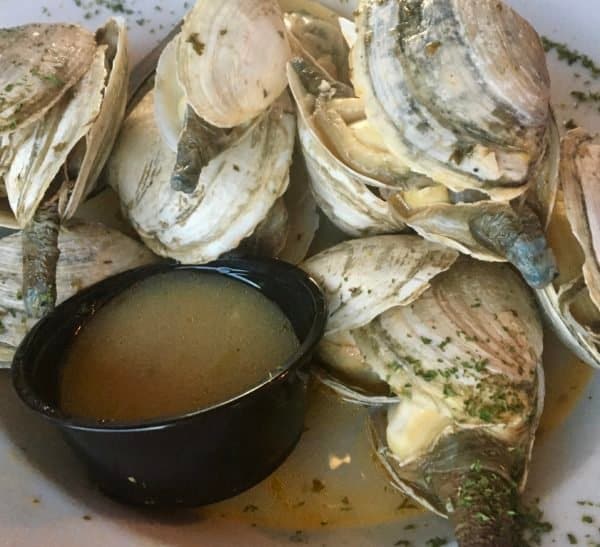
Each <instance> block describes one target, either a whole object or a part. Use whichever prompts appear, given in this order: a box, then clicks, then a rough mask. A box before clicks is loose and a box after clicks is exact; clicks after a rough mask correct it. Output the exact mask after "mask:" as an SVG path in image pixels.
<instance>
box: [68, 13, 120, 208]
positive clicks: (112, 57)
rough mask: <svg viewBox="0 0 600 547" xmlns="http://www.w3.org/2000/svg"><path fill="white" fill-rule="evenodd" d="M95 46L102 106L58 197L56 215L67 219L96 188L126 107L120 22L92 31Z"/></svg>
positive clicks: (113, 21) (117, 20)
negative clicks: (103, 68) (101, 57)
mask: <svg viewBox="0 0 600 547" xmlns="http://www.w3.org/2000/svg"><path fill="white" fill-rule="evenodd" d="M96 40H97V42H98V44H99V46H103V45H105V46H106V48H107V49H106V59H105V64H106V65H107V66H108V75H107V77H106V86H105V88H104V90H103V98H102V105H101V107H100V111H99V112H98V115H97V117H96V119H95V120H94V123H93V124H92V126H91V128H90V130H89V131H88V132H87V133H86V135H85V137H84V141H85V152H84V153H83V158H82V160H81V164H80V165H78V166H77V178H76V179H75V181H74V182H71V181H67V182H66V183H65V187H64V188H63V190H62V192H63V195H62V196H61V204H60V207H59V214H60V216H61V218H62V219H69V218H71V217H72V216H73V215H74V214H75V212H76V210H77V208H78V206H79V205H80V204H81V202H82V201H83V200H85V199H86V198H87V197H88V196H89V195H90V192H91V191H92V190H93V188H94V186H95V185H96V181H97V180H98V177H99V175H100V172H101V171H102V168H103V167H104V164H105V163H106V160H107V159H108V156H109V154H110V151H111V149H112V147H113V144H114V142H115V140H116V138H117V134H118V132H119V128H120V127H121V122H122V121H123V117H124V115H125V107H126V105H127V81H128V73H129V63H128V56H127V31H126V29H125V23H124V21H123V20H121V19H111V20H109V21H108V23H106V25H104V26H103V27H101V28H100V29H98V30H97V31H96Z"/></svg>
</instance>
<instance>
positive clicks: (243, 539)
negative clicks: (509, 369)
mask: <svg viewBox="0 0 600 547" xmlns="http://www.w3.org/2000/svg"><path fill="white" fill-rule="evenodd" d="M213 1H218V0H213ZM323 3H325V4H327V5H329V6H331V7H334V8H336V9H340V10H342V11H343V12H345V13H350V12H351V11H352V9H353V8H354V5H353V4H354V1H353V0H350V1H348V0H324V1H323ZM510 3H511V4H512V5H514V6H515V7H516V8H517V9H518V10H519V11H520V12H521V13H522V14H523V15H524V16H525V17H526V18H528V19H529V20H530V21H531V22H532V23H533V25H534V26H535V27H536V28H537V29H538V31H539V32H540V33H541V34H543V35H546V36H548V37H550V38H552V39H554V40H557V41H561V42H566V43H567V44H568V45H569V46H570V47H572V48H577V49H579V50H581V51H583V52H585V53H587V54H588V55H590V56H591V57H592V58H594V59H597V60H598V61H600V40H598V39H597V36H598V29H599V28H600V9H599V5H598V0H570V1H569V2H565V1H564V0H511V2H510ZM187 4H188V2H184V1H183V0H169V2H162V1H160V0H153V1H148V0H137V1H136V0H122V1H112V0H110V1H109V0H0V27H7V26H12V25H17V24H22V23H25V22H30V21H69V22H80V23H83V24H84V25H86V26H90V27H96V26H99V25H100V24H101V23H102V22H103V21H104V20H105V18H106V17H107V16H108V15H109V14H111V13H114V11H113V10H111V9H109V8H108V7H107V6H111V5H112V6H113V8H114V7H117V8H118V7H119V6H121V7H122V8H124V10H125V11H128V12H129V13H123V14H122V15H124V16H125V17H127V19H128V22H129V26H130V51H131V58H132V63H135V62H137V61H138V60H139V59H140V58H141V57H142V56H143V55H144V54H145V52H147V51H148V50H150V49H151V48H152V47H153V46H154V45H155V43H157V42H158V41H159V40H160V38H161V37H162V36H163V35H164V34H166V33H167V32H168V30H169V29H170V28H171V26H172V25H173V24H174V23H175V22H176V21H177V20H179V18H180V17H181V16H182V15H183V13H184V12H185V10H186V8H187V7H188V5H187ZM190 4H191V0H190ZM0 54H1V52H0ZM549 60H550V68H551V73H552V79H553V102H554V106H555V108H556V112H557V117H558V119H559V122H560V123H561V124H562V123H563V122H565V121H567V120H569V119H573V120H575V122H576V123H579V124H581V125H583V126H584V127H586V128H588V129H589V130H593V131H598V130H600V114H599V113H598V105H595V106H594V105H584V106H580V107H578V108H575V107H574V104H573V103H574V100H573V99H572V97H571V96H570V91H572V90H586V91H587V90H589V91H600V80H596V81H593V80H592V78H591V77H590V76H589V73H588V72H587V71H586V70H585V69H584V68H583V67H581V66H580V65H577V64H576V65H574V66H572V67H569V66H567V65H566V64H565V63H564V62H557V61H556V57H555V56H554V54H550V56H549ZM588 79H589V80H592V81H591V83H587V80H588ZM546 351H547V355H548V356H549V357H553V360H556V359H558V361H560V362H562V363H563V365H562V366H564V367H565V368H566V367H568V366H569V361H570V360H571V359H570V358H569V357H568V356H567V355H566V354H563V350H562V349H561V348H559V347H558V346H557V345H556V344H555V343H551V344H549V347H548V348H547V350H546ZM558 374H559V375H560V374H561V371H560V370H559V371H558ZM565 378H568V375H565ZM570 381H571V380H568V381H567V380H565V385H564V386H563V391H564V393H568V392H569V389H570ZM559 395H560V394H559ZM556 400H557V401H558V402H557V403H556V404H560V403H561V401H562V399H561V397H558V398H557V399H556ZM563 402H564V401H563ZM599 416H600V379H599V378H598V377H595V379H594V380H593V381H592V382H591V383H590V385H589V386H588V387H587V388H586V389H585V390H584V392H583V393H582V396H581V399H580V401H579V404H578V405H577V407H576V409H575V411H574V412H573V413H572V414H571V415H570V416H569V418H568V419H567V420H566V421H565V422H564V423H563V424H562V426H560V427H559V428H558V429H555V430H554V431H552V432H551V433H548V434H546V435H544V436H543V437H542V439H541V440H540V442H539V443H538V445H537V447H536V451H535V455H534V461H533V466H532V472H531V478H530V481H529V485H528V497H529V498H534V497H539V498H540V503H541V506H542V508H543V509H544V511H545V514H546V518H547V519H548V520H549V521H550V522H552V524H553V526H554V529H553V531H552V532H551V533H549V534H547V535H546V536H545V537H544V539H543V545H545V546H551V545H559V546H563V545H565V546H566V545H570V544H571V541H573V540H576V541H577V542H578V543H577V544H578V545H590V546H596V545H600V531H599V530H600V528H599V527H600V419H598V417H599ZM596 458H599V461H598V462H597V461H596ZM307 479H308V480H310V478H307ZM578 501H586V502H591V503H592V504H593V505H588V504H586V505H581V504H578V503H577V502H578ZM594 504H595V505H594ZM583 517H586V518H585V519H583ZM588 517H591V520H592V522H589V521H590V518H588ZM416 524H417V527H416V529H414V530H408V531H407V530H404V527H405V526H406V521H402V522H401V523H389V524H383V525H378V526H375V527H362V528H360V527H354V528H335V529H333V528H330V529H329V530H328V531H327V532H324V531H317V532H315V531H311V532H306V533H302V534H296V533H295V529H294V527H292V528H291V529H285V528H283V529H282V528H281V527H280V528H279V529H276V528H277V527H272V528H270V529H264V528H260V527H252V526H249V525H248V524H243V523H241V522H239V521H234V520H230V519H227V518H220V519H219V518H212V519H203V518H201V517H199V516H198V513H196V512H189V513H187V512H183V513H176V514H173V515H171V516H168V515H161V516H158V515H155V514H147V513H140V512H138V511H134V510H132V509H129V508H124V507H122V506H120V505H117V504H115V503H113V502H111V501H110V500H108V499H106V498H104V497H103V496H102V495H101V494H99V493H98V492H97V491H95V490H94V488H93V487H91V486H90V485H89V483H88V482H87V480H86V479H85V473H84V471H83V469H82V467H81V465H80V464H79V463H78V462H77V461H76V460H75V459H74V457H73V456H72V455H71V453H70V452H69V450H68V449H67V448H66V446H65V445H64V444H63V441H62V439H61V438H60V436H59V435H58V434H57V433H56V432H55V431H54V430H53V429H52V428H51V427H50V426H48V425H47V424H45V423H42V421H41V420H39V419H38V418H37V417H36V416H33V415H32V414H30V413H29V412H27V411H26V410H25V409H24V408H23V407H22V405H20V403H19V402H18V401H17V400H16V399H15V396H14V395H13V393H12V391H11V388H10V385H9V376H8V373H7V372H5V371H2V372H1V374H0V545H2V546H11V547H16V546H46V547H53V546H56V547H58V546H61V547H75V546H77V547H80V546H85V547H95V546H98V547H100V546H102V547H104V546H108V545H110V546H113V547H119V546H140V547H141V546H159V545H160V546H173V547H186V546H190V547H191V546H195V547H196V546H197V547H220V546H223V547H225V546H228V547H230V546H247V547H263V546H264V547H271V546H276V545H291V544H293V542H296V543H302V544H305V545H312V546H336V547H337V546H342V545H346V546H349V547H369V546H387V545H389V546H390V547H391V546H392V545H394V544H395V543H396V542H397V541H398V540H399V539H405V540H409V541H411V542H412V543H411V544H412V545H414V546H425V545H426V544H427V541H428V540H429V539H430V538H433V537H436V536H438V537H448V538H449V537H450V536H451V534H450V530H449V528H448V526H447V524H446V523H445V522H444V521H443V520H441V519H437V518H433V517H431V516H429V515H423V516H422V517H420V518H418V519H417V521H416ZM569 534H572V536H573V538H571V539H569ZM449 545H452V543H449Z"/></svg>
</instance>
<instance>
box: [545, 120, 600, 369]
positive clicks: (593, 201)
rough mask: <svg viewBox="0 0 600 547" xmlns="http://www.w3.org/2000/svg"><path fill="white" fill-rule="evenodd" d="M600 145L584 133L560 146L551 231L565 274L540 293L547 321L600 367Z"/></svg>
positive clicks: (575, 349)
mask: <svg viewBox="0 0 600 547" xmlns="http://www.w3.org/2000/svg"><path fill="white" fill-rule="evenodd" d="M599 173H600V144H598V143H597V140H596V139H594V138H592V137H591V136H590V135H588V134H587V133H586V132H585V131H583V130H582V129H576V130H573V131H569V132H568V133H567V134H566V136H565V137H564V138H563V141H562V146H561V162H560V182H561V186H562V195H561V196H560V198H561V199H559V201H558V202H557V204H556V206H555V207H553V210H552V219H551V220H552V222H551V224H550V229H549V231H548V238H549V240H550V244H551V246H552V247H553V249H555V252H556V255H557V258H558V266H559V269H560V271H561V276H560V277H559V278H558V280H557V281H556V282H555V283H553V284H551V285H549V286H548V287H546V288H545V289H544V290H542V291H538V293H537V296H538V300H539V302H540V305H541V307H542V309H543V311H544V313H545V316H546V318H547V319H548V321H549V322H550V324H551V325H552V327H553V328H554V331H555V332H556V333H557V335H558V336H559V337H560V339H561V340H562V341H563V342H564V343H565V344H566V345H567V346H568V347H569V348H570V349H571V350H572V351H573V352H574V353H575V354H576V355H577V356H578V357H579V358H581V359H582V360H583V361H585V362H586V363H588V364H589V365H591V366H593V367H596V368H600V332H599V330H598V324H600V267H599V260H598V257H599V255H600V243H599V241H598V233H599V230H600V224H599V222H600V221H599V219H600V202H599V201H598V185H599V184H600V177H599Z"/></svg>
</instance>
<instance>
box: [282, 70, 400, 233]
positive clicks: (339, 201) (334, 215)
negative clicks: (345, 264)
mask: <svg viewBox="0 0 600 547" xmlns="http://www.w3.org/2000/svg"><path fill="white" fill-rule="evenodd" d="M287 74H288V80H289V83H290V89H291V91H292V94H293V95H294V99H295V100H296V105H297V106H298V111H299V115H298V135H299V137H300V143H301V145H302V151H303V153H304V159H305V161H306V167H307V170H308V174H309V179H310V183H311V189H312V191H313V195H314V197H315V200H316V201H317V204H318V205H319V207H320V208H321V209H322V210H323V211H324V212H325V214H326V215H327V216H328V217H329V218H330V219H331V221H332V222H333V223H334V224H335V225H336V226H338V228H340V229H341V230H342V231H344V232H345V233H347V234H350V235H352V236H361V235H368V234H378V233H391V232H399V231H401V230H402V229H403V228H404V225H403V224H402V223H399V222H397V221H396V220H395V219H394V218H393V217H392V215H391V214H390V212H389V210H388V205H387V203H386V201H385V200H383V199H381V198H380V197H378V196H377V195H375V194H374V193H373V192H372V191H371V190H370V189H369V187H368V184H369V183H371V182H372V181H373V179H371V178H370V177H367V176H365V175H362V174H361V173H358V172H356V171H354V170H353V169H351V168H350V167H348V166H347V165H345V164H344V163H343V162H342V161H341V160H340V159H338V158H337V157H336V156H335V155H334V154H333V153H332V152H331V151H330V150H329V149H328V148H327V146H326V145H325V144H324V143H323V141H322V140H321V138H320V137H319V135H318V132H317V130H316V128H315V127H314V124H313V122H312V121H311V116H310V114H309V102H310V96H309V95H308V93H307V92H306V90H305V89H304V86H303V85H302V83H301V81H300V78H299V77H298V75H297V73H296V71H295V70H294V68H293V67H292V66H291V65H288V68H287ZM375 184H377V183H376V182H375Z"/></svg>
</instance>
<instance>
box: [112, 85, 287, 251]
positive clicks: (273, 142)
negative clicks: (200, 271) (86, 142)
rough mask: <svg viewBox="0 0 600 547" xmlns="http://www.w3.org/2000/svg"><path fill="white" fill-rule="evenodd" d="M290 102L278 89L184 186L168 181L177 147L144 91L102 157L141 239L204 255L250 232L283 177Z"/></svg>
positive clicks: (277, 191) (275, 195)
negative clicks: (190, 187)
mask: <svg viewBox="0 0 600 547" xmlns="http://www.w3.org/2000/svg"><path fill="white" fill-rule="evenodd" d="M289 107H290V104H289V100H288V99H287V97H286V96H285V95H283V96H282V98H281V99H280V101H279V102H278V103H276V104H275V105H273V106H272V107H271V108H270V109H269V110H268V111H267V112H265V113H264V114H263V115H262V116H260V117H259V118H258V119H257V121H256V122H254V123H253V124H251V125H250V126H249V127H248V129H247V130H246V131H245V132H243V133H242V134H241V136H240V137H239V138H238V140H237V141H235V142H234V143H232V144H231V146H229V147H228V148H227V149H226V150H224V151H223V152H222V153H220V154H219V155H218V156H217V157H215V158H214V159H212V160H211V161H210V162H209V163H208V165H206V166H205V167H204V168H203V169H202V172H201V174H200V178H199V181H198V185H197V187H196V189H195V190H194V192H192V193H191V194H184V193H182V192H178V191H176V190H173V189H172V188H171V185H170V177H171V172H172V170H173V166H174V164H175V154H174V153H173V152H172V151H171V150H170V149H169V148H168V146H167V145H166V143H165V142H164V141H163V139H162V137H161V135H160V132H159V131H158V128H157V126H156V123H155V121H154V106H153V93H152V92H151V93H148V94H147V95H146V96H145V97H144V99H143V100H142V101H141V102H140V103H139V104H138V105H137V107H136V108H135V109H134V110H133V112H132V113H131V114H130V115H129V116H128V117H127V118H126V120H125V122H124V124H123V127H122V129H121V133H120V135H119V139H118V141H117V144H116V145H115V148H114V153H113V155H112V156H111V158H110V160H109V162H108V165H107V177H108V181H109V183H110V184H111V186H112V187H113V188H114V189H115V190H116V191H117V192H118V194H119V196H120V199H121V203H122V207H123V211H124V213H125V215H126V216H127V217H128V218H129V220H130V222H131V224H132V225H133V227H134V228H135V230H136V231H137V232H138V234H139V235H140V236H141V237H142V239H143V240H144V242H145V243H146V244H147V245H148V246H149V247H150V248H151V249H152V250H153V251H154V252H156V253H157V254H159V255H161V256H168V257H171V258H175V259H177V260H181V261H184V262H192V263H203V262H208V261H210V260H213V259H215V258H217V257H218V256H220V255H221V254H223V253H225V252H227V251H230V250H232V249H234V248H236V247H237V246H238V245H239V243H240V242H241V241H242V240H243V239H245V238H246V237H248V236H250V235H251V234H252V233H253V232H254V230H255V229H256V226H257V225H258V224H259V223H260V222H261V221H262V220H263V219H264V218H265V216H266V215H267V213H268V212H269V210H270V209H271V207H272V206H273V204H274V203H275V201H277V199H278V198H279V197H281V196H282V195H283V193H284V192H285V190H286V187H287V184H288V174H289V166H290V162H291V158H292V150H293V145H294V132H295V119H294V115H293V113H291V110H290V109H289ZM131 158H136V161H131Z"/></svg>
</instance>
